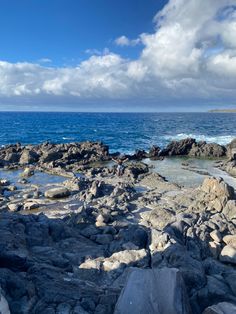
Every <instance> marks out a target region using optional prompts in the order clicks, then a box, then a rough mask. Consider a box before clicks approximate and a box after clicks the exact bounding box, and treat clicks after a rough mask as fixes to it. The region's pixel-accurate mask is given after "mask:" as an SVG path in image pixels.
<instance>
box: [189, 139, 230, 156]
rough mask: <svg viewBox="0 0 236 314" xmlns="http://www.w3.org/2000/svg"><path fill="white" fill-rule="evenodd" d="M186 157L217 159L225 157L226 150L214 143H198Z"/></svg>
mask: <svg viewBox="0 0 236 314" xmlns="http://www.w3.org/2000/svg"><path fill="white" fill-rule="evenodd" d="M188 155H189V156H191V157H205V158H219V157H223V156H225V155H226V148H225V147H224V146H222V145H219V144H216V143H206V142H198V143H196V144H193V146H192V148H191V150H190V152H189V154H188Z"/></svg>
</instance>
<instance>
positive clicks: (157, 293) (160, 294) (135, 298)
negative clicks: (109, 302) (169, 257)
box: [115, 268, 191, 314]
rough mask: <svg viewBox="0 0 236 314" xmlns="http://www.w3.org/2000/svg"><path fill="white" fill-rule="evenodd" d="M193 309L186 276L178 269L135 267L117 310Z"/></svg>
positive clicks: (179, 312) (119, 313)
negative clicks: (190, 304) (183, 277)
mask: <svg viewBox="0 0 236 314" xmlns="http://www.w3.org/2000/svg"><path fill="white" fill-rule="evenodd" d="M126 313H127V314H130V313H136V314H139V313H140V314H141V313H149V314H152V313H153V314H154V313H155V314H184V313H185V314H187V313H191V309H190V306H189V301H188V296H187V293H186V289H185V285H184V282H183V279H182V277H181V275H180V273H179V271H178V270H177V269H170V268H163V269H147V270H141V269H134V270H133V271H132V272H131V274H130V276H129V277H128V281H127V283H126V286H125V287H124V289H123V290H122V292H121V295H120V297H119V299H118V302H117V304H116V307H115V314H126Z"/></svg>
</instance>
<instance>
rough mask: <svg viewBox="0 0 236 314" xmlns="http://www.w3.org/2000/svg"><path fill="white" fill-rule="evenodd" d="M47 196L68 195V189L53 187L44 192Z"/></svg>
mask: <svg viewBox="0 0 236 314" xmlns="http://www.w3.org/2000/svg"><path fill="white" fill-rule="evenodd" d="M44 195H45V197H47V198H64V197H67V196H69V195H70V191H69V190H68V189H66V188H54V189H50V190H47V191H46V192H45V193H44Z"/></svg>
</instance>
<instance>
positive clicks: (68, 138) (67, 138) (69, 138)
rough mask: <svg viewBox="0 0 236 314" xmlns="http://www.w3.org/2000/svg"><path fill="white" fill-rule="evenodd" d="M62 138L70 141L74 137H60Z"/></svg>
mask: <svg viewBox="0 0 236 314" xmlns="http://www.w3.org/2000/svg"><path fill="white" fill-rule="evenodd" d="M62 139H63V140H70V141H73V140H75V138H74V137H64V136H63V137H62Z"/></svg>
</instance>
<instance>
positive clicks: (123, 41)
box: [115, 35, 141, 47]
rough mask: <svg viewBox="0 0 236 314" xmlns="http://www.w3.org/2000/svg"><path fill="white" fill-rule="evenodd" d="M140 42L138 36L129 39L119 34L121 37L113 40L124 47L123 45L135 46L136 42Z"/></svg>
mask: <svg viewBox="0 0 236 314" xmlns="http://www.w3.org/2000/svg"><path fill="white" fill-rule="evenodd" d="M140 43H141V40H140V38H136V39H129V38H128V37H126V36H124V35H123V36H121V37H118V38H116V40H115V44H116V45H117V46H121V47H124V46H131V47H132V46H137V45H138V44H140Z"/></svg>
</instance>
